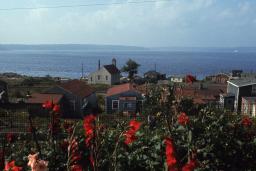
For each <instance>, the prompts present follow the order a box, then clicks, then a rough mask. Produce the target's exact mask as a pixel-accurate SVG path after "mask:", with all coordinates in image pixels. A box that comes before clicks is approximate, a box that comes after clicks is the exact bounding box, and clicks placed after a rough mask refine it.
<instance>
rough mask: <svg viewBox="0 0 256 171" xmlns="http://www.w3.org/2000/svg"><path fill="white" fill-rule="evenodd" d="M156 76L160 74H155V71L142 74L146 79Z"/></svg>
mask: <svg viewBox="0 0 256 171" xmlns="http://www.w3.org/2000/svg"><path fill="white" fill-rule="evenodd" d="M158 75H162V74H161V73H160V72H157V71H154V70H151V71H148V72H145V73H144V77H147V76H158Z"/></svg>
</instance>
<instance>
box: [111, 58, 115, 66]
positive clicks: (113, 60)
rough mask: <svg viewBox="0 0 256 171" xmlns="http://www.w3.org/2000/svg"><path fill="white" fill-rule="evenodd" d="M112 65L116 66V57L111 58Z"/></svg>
mask: <svg viewBox="0 0 256 171" xmlns="http://www.w3.org/2000/svg"><path fill="white" fill-rule="evenodd" d="M112 65H114V66H116V58H113V59H112Z"/></svg>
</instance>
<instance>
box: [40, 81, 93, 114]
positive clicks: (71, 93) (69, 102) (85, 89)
mask: <svg viewBox="0 0 256 171" xmlns="http://www.w3.org/2000/svg"><path fill="white" fill-rule="evenodd" d="M45 93H48V94H61V95H63V98H64V99H63V105H64V111H63V114H64V116H66V117H69V118H82V117H83V116H84V115H87V114H90V113H95V112H97V107H98V104H97V97H96V93H95V90H94V89H93V88H92V87H91V86H89V85H88V84H86V83H85V82H83V81H80V80H71V81H68V82H65V83H61V84H60V85H57V86H55V87H52V88H50V89H49V90H47V91H46V92H45Z"/></svg>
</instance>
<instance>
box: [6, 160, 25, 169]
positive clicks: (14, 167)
mask: <svg viewBox="0 0 256 171" xmlns="http://www.w3.org/2000/svg"><path fill="white" fill-rule="evenodd" d="M21 170H22V167H18V166H15V161H14V160H13V161H11V162H9V163H7V164H6V165H5V167H4V171H21Z"/></svg>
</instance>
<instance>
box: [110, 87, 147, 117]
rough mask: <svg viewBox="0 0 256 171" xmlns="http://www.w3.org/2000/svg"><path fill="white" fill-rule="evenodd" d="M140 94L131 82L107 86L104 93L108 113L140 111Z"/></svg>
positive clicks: (133, 112)
mask: <svg viewBox="0 0 256 171" xmlns="http://www.w3.org/2000/svg"><path fill="white" fill-rule="evenodd" d="M142 100H143V98H142V94H141V93H140V92H139V91H138V90H137V89H136V86H135V85H134V84H131V83H126V84H122V85H117V86H114V87H112V88H109V89H108V91H107V95H106V100H105V107H106V112H107V113H108V114H111V113H126V114H135V113H137V112H141V109H142Z"/></svg>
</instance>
